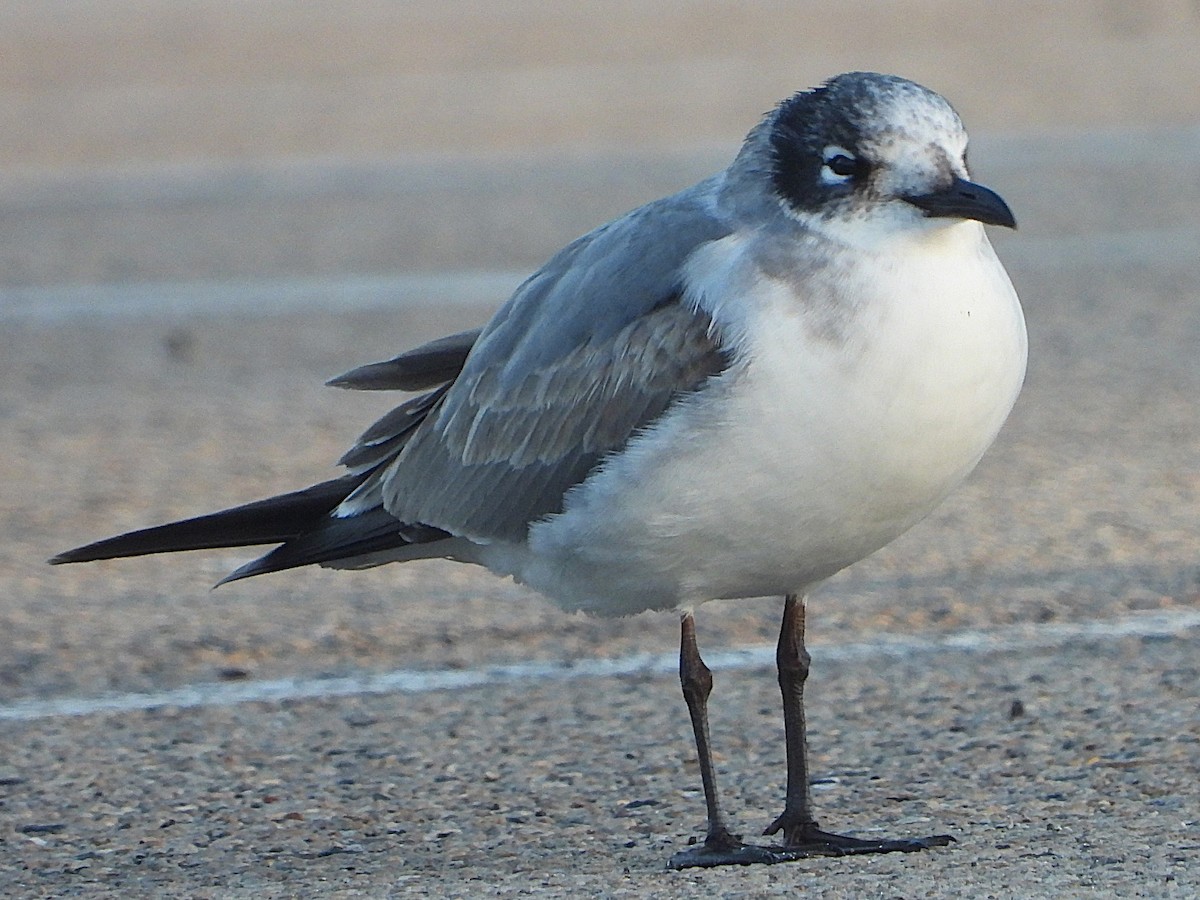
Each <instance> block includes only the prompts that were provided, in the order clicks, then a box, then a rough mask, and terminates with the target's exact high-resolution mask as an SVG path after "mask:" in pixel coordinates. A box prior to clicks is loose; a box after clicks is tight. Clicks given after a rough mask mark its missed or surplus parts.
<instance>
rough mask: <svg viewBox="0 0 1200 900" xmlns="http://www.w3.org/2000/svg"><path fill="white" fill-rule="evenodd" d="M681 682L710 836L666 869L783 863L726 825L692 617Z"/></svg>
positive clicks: (705, 672)
mask: <svg viewBox="0 0 1200 900" xmlns="http://www.w3.org/2000/svg"><path fill="white" fill-rule="evenodd" d="M679 681H680V684H681V685H682V686H683V699H684V700H685V701H687V707H688V713H689V715H690V716H691V718H692V730H693V731H694V732H695V735H696V756H697V758H698V759H699V762H700V780H701V782H702V783H703V785H704V802H705V804H706V806H707V807H708V833H707V835H706V837H705V839H704V843H703V844H700V845H699V846H696V847H691V848H689V849H687V850H683V851H681V852H679V853H676V854H675V855H674V856H672V857H671V859H670V861H669V862H668V863H667V865H668V866H669V867H670V868H672V869H687V868H691V867H694V866H701V867H709V866H729V865H749V864H751V863H772V862H782V860H779V859H775V858H774V851H772V850H770V849H769V848H766V847H755V846H752V845H749V844H743V843H742V841H741V839H740V838H738V837H737V835H735V834H733V833H732V832H730V830H729V826H728V825H727V824H726V822H725V813H724V812H723V811H722V810H721V800H720V798H719V797H718V796H717V773H716V769H715V767H714V766H713V759H712V745H711V743H710V741H709V732H708V695H709V694H711V693H712V685H713V679H712V672H711V671H710V670H709V668H708V666H706V665H705V664H704V660H703V659H701V658H700V648H699V647H697V646H696V621H695V619H694V618H693V617H692V614H691V613H687V614H685V615H684V616H683V621H682V623H681V631H680V642H679Z"/></svg>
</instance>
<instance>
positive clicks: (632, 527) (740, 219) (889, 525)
mask: <svg viewBox="0 0 1200 900" xmlns="http://www.w3.org/2000/svg"><path fill="white" fill-rule="evenodd" d="M966 149H967V135H966V132H965V130H964V129H963V125H962V122H961V121H960V119H959V117H958V115H957V114H956V113H955V111H954V110H953V108H952V107H951V106H950V104H949V103H948V102H947V101H946V100H945V99H943V98H942V97H941V96H940V95H938V94H936V93H934V92H933V91H931V90H928V89H927V88H924V87H922V86H920V85H918V84H915V83H914V82H912V81H908V80H905V79H903V78H899V77H896V76H889V75H880V74H876V73H870V72H852V73H848V74H844V75H839V76H837V77H836V78H833V79H830V80H829V81H827V82H825V83H824V84H822V85H820V86H818V87H816V88H814V89H811V90H806V91H801V92H799V93H797V94H795V95H793V96H792V97H790V98H788V99H786V100H784V101H782V102H781V103H780V104H779V105H778V106H777V107H775V108H774V109H773V110H772V111H771V112H769V113H768V114H767V115H766V116H765V117H764V118H763V119H762V120H761V121H760V122H759V123H758V124H757V125H756V127H754V128H753V129H752V130H751V131H750V133H749V134H748V135H747V137H746V139H745V141H744V143H743V145H742V147H741V149H740V151H739V152H738V154H737V155H736V157H735V159H734V160H733V162H732V163H731V164H730V165H729V167H728V168H727V169H725V170H724V171H723V172H720V173H718V174H717V175H714V176H712V177H710V178H708V179H706V180H704V181H701V182H700V183H698V184H696V185H694V186H692V187H690V188H688V189H686V190H684V191H682V192H680V193H677V194H674V195H673V196H669V197H665V198H663V199H660V200H656V201H654V202H651V203H649V204H647V205H645V206H642V207H640V208H638V209H635V210H633V211H632V212H630V213H628V214H626V215H624V216H622V217H620V218H618V219H615V220H614V221H612V222H609V223H608V224H606V225H602V226H600V227H599V228H597V229H595V230H594V231H591V232H590V233H588V234H586V235H584V236H583V237H581V238H579V239H577V240H575V241H574V242H572V243H570V244H568V245H567V246H566V247H564V248H563V249H562V250H560V251H559V252H558V253H557V254H555V255H554V256H553V257H552V258H551V259H550V261H549V262H547V263H546V264H545V265H544V266H543V267H542V268H541V269H539V270H538V271H537V272H535V273H534V274H533V275H531V276H530V277H529V278H528V279H527V280H526V281H525V282H524V283H522V284H521V285H520V286H519V287H518V288H517V289H516V291H515V293H514V294H513V295H512V297H511V298H510V299H509V300H508V301H507V303H505V304H504V305H503V306H502V307H501V308H500V309H499V311H498V312H497V313H496V314H495V315H494V316H493V317H492V319H491V320H490V321H489V322H488V323H487V324H486V325H485V326H484V327H482V328H480V329H477V330H474V331H468V332H463V333H460V334H455V335H451V336H450V337H446V338H443V339H441V340H437V341H433V342H432V343H429V344H426V345H424V346H421V347H418V348H416V349H414V350H410V351H408V352H405V353H401V354H400V355H398V356H396V357H395V358H393V359H390V360H387V361H386V362H381V363H376V364H373V365H367V366H363V367H361V368H358V369H354V370H352V371H350V372H348V373H346V374H345V375H342V376H340V377H338V378H335V379H333V380H332V381H331V382H330V384H332V385H335V386H338V387H343V388H351V389H360V390H397V391H410V392H419V393H418V395H417V396H416V397H413V398H411V399H408V400H407V401H406V402H404V403H402V404H401V405H400V406H398V407H397V408H396V409H394V410H393V411H391V412H390V413H388V414H387V415H385V416H384V417H383V418H382V419H380V420H379V421H378V422H376V423H375V424H374V425H373V426H371V428H369V429H368V430H367V431H366V432H365V433H364V434H363V435H362V437H361V438H360V439H359V440H358V442H357V443H356V444H355V445H354V446H353V447H352V448H351V449H350V450H349V451H348V452H347V453H346V454H345V455H344V456H343V457H342V459H341V460H340V462H341V464H342V465H344V466H345V467H346V468H347V469H348V472H347V474H345V475H343V476H342V477H340V478H336V479H333V480H331V481H327V482H324V483H322V484H318V485H314V486H312V487H309V488H307V489H304V490H300V491H296V492H294V493H289V494H284V495H281V496H278V497H272V498H270V499H267V500H261V501H258V502H254V503H250V504H247V505H244V506H239V507H236V508H233V509H229V510H225V511H222V512H218V513H213V514H211V515H207V516H200V517H198V518H194V519H188V520H185V521H181V522H175V523H171V524H167V525H162V526H158V527H154V528H148V529H144V530H140V531H135V532H131V533H129V534H125V535H120V536H118V537H114V538H109V539H107V540H102V541H99V542H97V543H94V544H90V545H88V546H85V547H81V548H78V549H75V550H70V551H67V552H65V553H62V554H60V555H58V556H56V557H55V558H54V559H52V560H51V562H52V563H65V562H82V561H87V560H96V559H107V558H114V557H125V556H137V555H141V554H147V553H163V552H173V551H179V550H193V549H202V548H215V547H233V546H253V545H264V544H279V546H278V547H276V548H275V549H272V550H271V551H270V552H268V553H266V554H265V555H264V556H262V557H260V558H258V559H256V560H254V561H252V562H249V563H247V564H246V565H244V566H242V567H241V568H239V569H237V570H236V571H235V572H233V573H232V574H231V575H229V576H228V577H227V578H226V579H224V581H222V582H221V583H225V582H228V581H233V580H236V579H240V578H247V577H250V576H252V575H260V574H263V573H267V572H276V571H280V570H283V569H291V568H294V567H297V566H304V565H309V564H314V563H316V564H320V565H323V566H328V567H334V568H343V569H359V568H365V567H370V566H377V565H382V564H385V563H392V562H404V561H407V560H412V559H427V558H446V559H452V560H456V561H460V562H464V563H472V564H476V565H480V566H483V567H485V568H487V569H488V570H490V571H491V572H493V573H496V574H497V575H500V576H506V577H511V578H513V579H515V580H516V581H518V582H520V583H522V584H525V585H528V586H529V587H531V588H533V589H534V590H536V591H538V592H540V593H542V594H543V595H545V596H547V597H549V598H551V599H552V600H554V601H556V602H557V603H558V604H559V605H560V606H562V607H563V608H565V609H567V610H583V611H586V612H588V613H592V614H596V615H601V616H627V615H633V614H636V613H641V612H645V611H648V610H668V611H674V612H676V613H677V614H679V615H680V617H681V624H682V627H681V642H680V666H679V672H680V681H681V684H682V687H683V695H684V698H685V700H686V703H687V707H688V711H689V714H690V717H691V722H692V726H693V729H694V732H695V741H696V751H697V756H698V760H699V768H700V776H701V780H702V782H703V787H704V796H705V801H706V806H707V832H706V838H705V840H704V841H703V843H697V844H695V845H694V846H691V847H689V848H688V849H686V850H683V851H681V852H680V853H678V854H676V855H675V856H674V857H672V858H671V860H670V861H669V863H668V864H669V865H671V866H673V867H676V868H684V867H689V866H715V865H725V864H749V863H777V862H784V861H790V860H795V859H800V858H804V857H807V856H814V855H843V854H858V853H886V852H897V851H899V852H907V851H914V850H923V849H926V848H929V847H934V846H939V845H944V844H947V843H948V842H950V841H951V840H952V839H951V838H950V837H949V836H947V835H933V836H929V837H917V838H900V839H879V840H868V839H863V838H858V837H853V836H850V835H843V834H836V833H832V832H828V831H824V830H822V829H821V827H820V826H819V824H818V822H817V819H816V817H815V814H814V811H813V803H812V797H811V790H810V786H809V780H810V779H809V767H808V750H807V737H806V731H805V718H804V686H805V682H806V680H807V676H808V671H809V654H808V652H807V651H806V649H805V642H804V629H805V609H806V607H805V604H806V597H807V596H808V594H809V593H810V592H811V591H812V590H813V589H814V588H815V587H817V586H818V585H820V584H821V583H822V582H823V581H825V580H826V579H828V578H829V577H830V576H831V575H833V574H834V573H836V572H838V571H840V570H841V569H844V568H845V567H847V566H849V565H851V564H853V563H855V562H857V561H858V560H861V559H863V558H864V557H866V556H868V555H870V554H871V553H873V552H874V551H876V550H878V549H879V548H880V547H883V546H884V545H885V544H887V543H888V542H890V541H891V540H893V539H894V538H896V537H897V536H899V535H900V534H902V533H903V532H905V531H906V530H908V529H909V528H910V527H911V526H912V525H914V524H915V523H917V522H918V521H919V520H921V519H922V518H923V517H924V516H925V515H927V514H928V513H929V512H930V511H931V510H932V509H933V508H934V507H935V506H936V505H937V504H938V503H939V502H940V501H941V500H942V499H943V498H944V497H945V496H946V495H947V494H948V493H949V492H950V491H951V490H952V489H953V488H954V487H955V486H956V485H957V484H958V483H959V482H961V481H962V480H963V478H965V477H966V476H967V474H968V473H969V472H970V471H971V470H972V469H973V468H974V467H975V465H976V463H978V461H979V459H980V457H981V456H982V455H983V453H984V451H985V450H986V449H987V448H988V446H989V445H990V444H991V443H992V441H993V439H994V438H995V436H996V434H997V432H998V431H999V429H1000V427H1001V425H1002V424H1003V422H1004V420H1005V418H1006V417H1007V415H1008V413H1009V411H1010V410H1011V408H1012V406H1013V403H1014V402H1015V401H1016V397H1017V394H1018V393H1019V391H1020V388H1021V384H1022V381H1023V379H1024V374H1025V362H1026V351H1027V341H1026V334H1025V324H1024V318H1023V315H1022V312H1021V307H1020V303H1019V301H1018V298H1017V295H1016V293H1015V291H1014V290H1013V287H1012V285H1011V283H1010V281H1009V278H1008V276H1007V274H1006V272H1005V270H1004V268H1003V266H1002V265H1001V263H1000V261H999V260H998V259H997V257H996V255H995V253H994V251H993V249H992V246H991V244H990V242H989V241H988V238H987V236H986V234H985V232H984V228H983V226H984V225H998V226H1004V227H1015V226H1016V221H1015V219H1014V218H1013V214H1012V212H1011V211H1010V210H1009V208H1008V206H1007V205H1006V204H1005V202H1004V201H1003V200H1002V199H1001V198H1000V197H999V196H998V195H997V194H996V193H994V192H993V191H991V190H989V189H988V188H985V187H983V186H981V185H979V184H976V183H974V182H972V181H971V180H970V176H969V174H968V171H967V164H966ZM763 596H780V597H783V598H784V601H783V620H782V626H781V629H780V635H779V642H778V649H777V657H776V658H777V663H778V674H779V686H780V689H781V692H782V698H783V720H784V737H785V745H786V760H787V763H786V765H787V785H786V791H785V800H784V809H783V812H782V813H781V814H780V815H779V816H778V817H777V818H776V819H775V820H774V821H773V822H772V823H771V824H770V825H769V826H768V827H767V829H766V830H765V832H764V834H766V835H774V834H778V835H780V838H779V839H778V843H773V844H770V845H764V844H754V843H746V842H743V841H742V840H741V839H740V838H739V837H737V836H735V835H734V833H733V832H732V830H731V829H730V826H729V824H728V820H727V818H726V815H725V812H724V809H723V807H722V805H721V802H720V798H719V794H718V791H717V778H716V770H715V767H714V765H713V756H712V750H711V743H710V736H709V726H708V698H709V694H710V692H711V690H712V674H711V672H710V671H709V669H708V667H707V666H706V665H705V664H704V661H703V659H702V658H701V655H700V652H699V649H698V645H697V641H696V631H695V620H694V612H695V610H696V608H697V607H699V606H700V605H701V604H703V603H705V602H707V601H710V600H732V599H738V598H750V597H763Z"/></svg>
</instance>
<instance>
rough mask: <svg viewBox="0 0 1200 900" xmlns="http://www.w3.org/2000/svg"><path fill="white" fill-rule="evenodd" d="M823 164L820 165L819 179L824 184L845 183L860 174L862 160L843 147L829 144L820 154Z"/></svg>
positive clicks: (861, 171)
mask: <svg viewBox="0 0 1200 900" xmlns="http://www.w3.org/2000/svg"><path fill="white" fill-rule="evenodd" d="M821 156H822V159H823V160H824V163H825V164H824V165H823V166H822V167H821V180H822V181H823V182H825V184H830V185H833V184H845V183H846V182H848V181H850V180H851V179H853V178H855V177H857V176H859V175H862V173H863V169H864V168H865V167H864V166H863V163H862V160H860V159H859V158H858V157H857V156H855V155H854V154H853V153H851V152H850V151H849V150H847V149H846V148H845V147H838V146H835V145H831V146H829V147H826V148H825V152H824V153H822V154H821Z"/></svg>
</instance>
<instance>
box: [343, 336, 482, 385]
mask: <svg viewBox="0 0 1200 900" xmlns="http://www.w3.org/2000/svg"><path fill="white" fill-rule="evenodd" d="M482 331H483V329H482V328H475V329H472V330H471V331H460V332H459V333H458V334H452V335H450V336H449V337H444V338H438V339H437V340H436V341H430V342H429V343H428V344H422V345H421V346H420V347H417V348H416V349H414V350H408V351H405V352H404V353H401V354H400V355H399V356H394V357H392V358H391V359H388V360H385V361H383V362H377V363H371V364H370V365H367V366H359V367H358V368H357V369H351V370H350V371H349V372H347V373H346V374H344V375H339V376H337V377H336V378H330V379H329V380H328V381H327V382H325V383H326V384H327V385H329V386H330V387H340V388H348V389H350V390H353V391H423V390H426V389H428V388H431V387H437V386H438V385H442V384H446V383H447V382H450V381H453V380H454V379H455V378H457V377H458V373H459V372H461V371H462V367H463V364H464V363H466V361H467V356H468V355H469V354H470V352H471V348H472V347H473V346H474V345H475V342H476V341H477V340H478V339H479V335H480V333H481V332H482Z"/></svg>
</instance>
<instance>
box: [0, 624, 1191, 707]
mask: <svg viewBox="0 0 1200 900" xmlns="http://www.w3.org/2000/svg"><path fill="white" fill-rule="evenodd" d="M1198 628H1200V610H1195V609H1186V610H1175V611H1171V612H1163V613H1153V614H1148V615H1139V616H1130V617H1128V618H1125V619H1117V620H1115V621H1111V622H1077V623H1068V624H1062V625H1015V626H1009V627H1005V628H995V629H988V630H984V631H960V632H955V633H951V634H946V635H940V636H937V637H920V636H916V635H900V636H884V637H881V638H879V639H877V640H873V641H869V642H862V643H853V644H817V645H815V646H813V647H812V651H813V655H814V657H815V658H816V659H818V660H838V661H861V660H870V659H879V658H895V657H908V656H913V655H915V654H925V655H937V654H942V653H968V654H976V653H978V654H984V653H999V652H1012V651H1029V650H1053V649H1055V648H1059V647H1066V646H1069V645H1071V644H1078V643H1110V642H1114V641H1119V640H1122V639H1124V638H1129V637H1142V638H1145V637H1182V636H1183V635H1184V633H1185V632H1187V631H1190V630H1192V629H1198ZM706 660H707V662H708V664H709V666H710V667H711V668H713V669H721V670H726V671H728V670H733V669H758V668H767V667H770V666H772V665H773V664H774V661H775V648H774V646H756V647H745V648H742V649H738V650H726V651H722V652H716V653H712V654H711V655H706ZM678 665H679V657H678V656H676V655H675V654H674V653H671V654H636V655H633V656H624V657H620V658H618V659H585V660H574V661H570V662H533V663H516V664H513V665H503V666H485V667H483V668H479V669H452V670H446V669H443V670H433V671H419V670H412V669H400V670H398V671H395V672H385V673H383V674H378V675H370V674H364V675H361V676H351V677H342V678H283V679H279V680H276V681H246V682H237V683H233V684H230V683H205V684H195V685H191V686H189V687H183V688H177V689H175V690H171V691H159V692H156V693H151V694H110V695H105V696H100V697H63V698H59V699H54V700H26V701H22V702H18V703H13V704H11V705H8V706H0V720H10V721H33V720H37V719H48V718H54V717H58V716H91V715H100V714H105V713H122V712H137V711H140V710H147V709H158V708H161V707H177V708H189V707H203V706H230V705H233V704H235V703H279V702H281V701H284V700H307V699H320V698H326V697H347V696H357V695H362V694H422V693H429V692H431V691H446V690H463V689H467V688H476V687H487V686H491V685H502V684H513V683H520V682H528V681H569V680H573V679H576V678H620V677H626V676H632V675H639V676H646V675H650V676H662V675H673V674H674V673H675V672H676V670H677V668H678Z"/></svg>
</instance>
